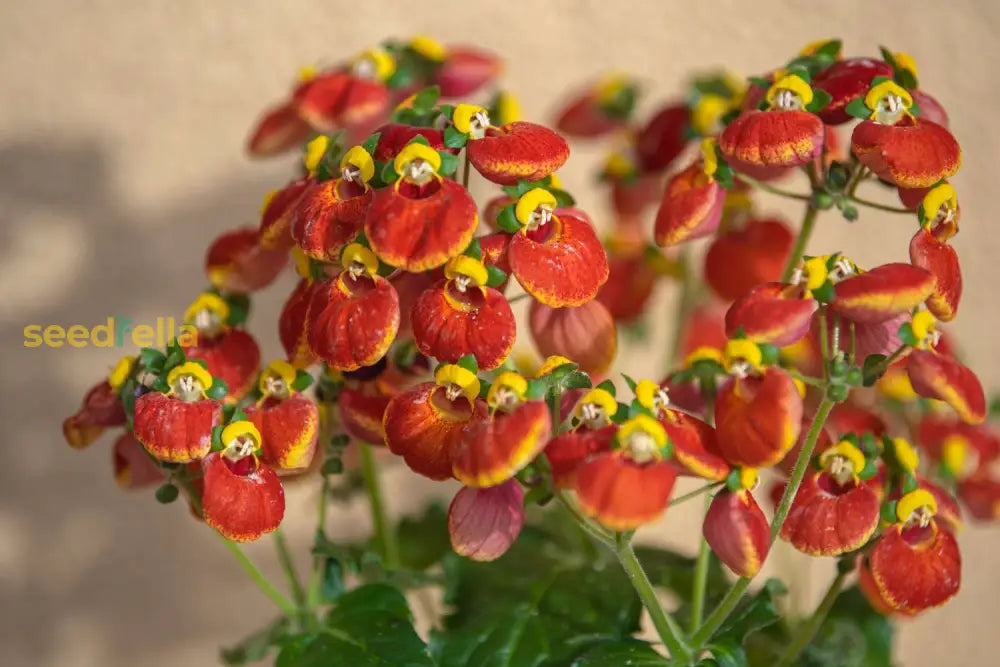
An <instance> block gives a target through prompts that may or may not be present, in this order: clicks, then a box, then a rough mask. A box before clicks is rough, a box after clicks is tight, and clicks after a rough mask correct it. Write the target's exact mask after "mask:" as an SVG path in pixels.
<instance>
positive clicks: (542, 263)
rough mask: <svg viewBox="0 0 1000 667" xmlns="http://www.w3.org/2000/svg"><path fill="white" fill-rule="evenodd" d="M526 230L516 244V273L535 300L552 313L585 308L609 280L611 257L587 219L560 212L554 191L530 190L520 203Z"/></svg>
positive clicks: (511, 257)
mask: <svg viewBox="0 0 1000 667" xmlns="http://www.w3.org/2000/svg"><path fill="white" fill-rule="evenodd" d="M515 217H516V219H517V221H518V222H519V223H520V224H521V225H522V227H521V229H520V231H518V232H516V233H515V234H514V236H513V237H512V238H511V240H510V246H509V247H508V249H507V259H508V261H509V262H510V269H511V272H512V273H513V274H514V277H515V278H517V281H518V282H519V283H520V284H521V287H523V288H524V289H525V291H526V292H528V293H529V294H530V295H531V296H533V297H534V298H535V299H537V300H538V301H541V302H542V303H544V304H545V305H547V306H551V307H552V308H563V307H566V306H579V305H582V304H584V303H586V302H587V301H590V300H591V299H593V298H594V297H595V296H597V291H598V290H599V289H600V287H601V285H603V284H604V282H605V281H606V280H607V279H608V258H607V255H606V254H605V252H604V248H603V246H601V242H600V240H599V239H598V238H597V234H595V233H594V229H593V227H591V225H590V221H589V220H588V219H587V217H586V215H585V214H584V213H583V212H582V211H579V210H577V209H558V210H557V209H556V200H555V197H554V196H553V195H552V193H551V192H549V191H547V190H543V189H541V188H535V189H533V190H529V191H528V192H526V193H525V194H523V195H522V196H521V197H520V199H518V201H517V205H516V207H515Z"/></svg>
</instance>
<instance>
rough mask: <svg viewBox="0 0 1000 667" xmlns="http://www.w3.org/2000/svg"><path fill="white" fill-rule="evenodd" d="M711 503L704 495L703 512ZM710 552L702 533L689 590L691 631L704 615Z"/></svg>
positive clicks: (699, 623)
mask: <svg viewBox="0 0 1000 667" xmlns="http://www.w3.org/2000/svg"><path fill="white" fill-rule="evenodd" d="M711 504H712V497H711V496H707V495H706V496H705V510H704V512H708V506H709V505H711ZM704 512H703V513H704ZM710 554H711V551H710V550H709V548H708V540H706V539H705V536H704V535H702V536H701V542H700V544H699V545H698V560H697V561H696V562H695V566H694V584H693V590H692V592H691V625H690V626H689V627H690V628H691V631H692V632H694V630H695V629H696V628H697V627H698V626H699V625H701V620H702V618H703V617H704V612H705V588H706V586H707V584H708V559H709V556H710Z"/></svg>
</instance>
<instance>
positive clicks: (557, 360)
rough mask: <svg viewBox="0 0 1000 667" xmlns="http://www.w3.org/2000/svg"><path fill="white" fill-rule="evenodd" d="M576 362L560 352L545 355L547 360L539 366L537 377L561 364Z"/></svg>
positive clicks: (546, 373)
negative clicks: (560, 354)
mask: <svg viewBox="0 0 1000 667" xmlns="http://www.w3.org/2000/svg"><path fill="white" fill-rule="evenodd" d="M572 363H575V362H574V361H573V360H572V359H567V358H566V357H561V356H559V355H558V354H553V355H551V356H548V357H545V361H543V362H542V365H541V366H539V367H538V371H537V372H536V373H535V377H539V378H540V377H542V376H544V375H548V374H549V373H551V372H552V371H554V370H555V369H557V368H559V367H560V366H565V365H566V364H572Z"/></svg>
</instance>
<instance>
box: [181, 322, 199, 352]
mask: <svg viewBox="0 0 1000 667" xmlns="http://www.w3.org/2000/svg"><path fill="white" fill-rule="evenodd" d="M177 342H178V343H180V346H181V347H194V346H195V345H197V344H198V329H197V328H196V327H195V326H194V325H192V324H182V325H181V335H180V336H178V337H177Z"/></svg>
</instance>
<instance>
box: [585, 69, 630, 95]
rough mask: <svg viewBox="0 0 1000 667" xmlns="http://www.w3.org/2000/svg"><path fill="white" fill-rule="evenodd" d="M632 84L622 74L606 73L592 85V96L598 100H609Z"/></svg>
mask: <svg viewBox="0 0 1000 667" xmlns="http://www.w3.org/2000/svg"><path fill="white" fill-rule="evenodd" d="M630 85H632V82H631V81H630V80H629V78H628V77H627V76H626V75H624V74H618V73H615V74H608V75H606V76H604V77H602V78H601V80H600V81H598V82H597V84H595V85H594V97H596V98H597V100H598V101H599V102H609V101H610V100H611V99H612V98H614V97H615V95H617V94H618V93H620V92H621V91H623V90H625V89H626V88H628V87H629V86H630Z"/></svg>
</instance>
